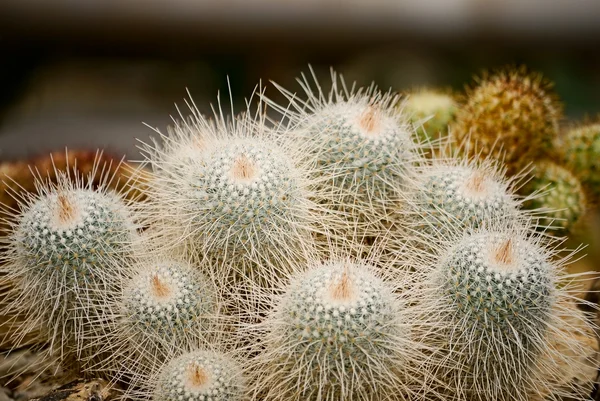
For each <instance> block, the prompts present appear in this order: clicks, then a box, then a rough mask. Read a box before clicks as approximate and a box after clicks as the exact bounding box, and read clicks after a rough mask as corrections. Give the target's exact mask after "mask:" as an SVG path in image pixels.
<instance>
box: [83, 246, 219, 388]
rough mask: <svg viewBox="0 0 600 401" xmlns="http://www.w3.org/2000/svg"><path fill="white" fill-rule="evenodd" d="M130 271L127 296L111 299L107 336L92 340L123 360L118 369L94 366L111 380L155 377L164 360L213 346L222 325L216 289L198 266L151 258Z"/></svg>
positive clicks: (109, 363)
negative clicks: (159, 364)
mask: <svg viewBox="0 0 600 401" xmlns="http://www.w3.org/2000/svg"><path fill="white" fill-rule="evenodd" d="M130 270H131V271H132V276H131V277H130V278H128V279H127V280H126V281H125V282H124V285H123V289H122V292H121V293H120V294H119V295H116V296H114V295H111V294H107V295H108V296H107V303H106V305H105V307H104V310H105V312H106V314H107V315H109V316H106V317H107V319H105V321H106V322H107V323H108V326H107V327H106V328H105V329H104V333H106V334H105V336H103V338H101V339H98V338H93V337H90V338H89V339H88V340H89V343H90V344H92V345H94V342H100V343H102V345H103V346H102V349H101V350H100V352H103V353H105V354H106V355H111V356H113V357H114V356H118V358H117V360H118V365H117V366H115V363H114V362H115V358H106V360H105V363H103V364H98V365H96V366H94V367H93V370H94V371H96V372H101V373H108V374H109V375H110V376H111V377H112V378H114V377H116V375H125V376H133V377H135V376H140V375H143V374H148V373H149V372H152V371H153V369H154V368H156V364H157V362H158V361H162V360H164V358H165V357H169V355H173V354H174V353H177V352H181V350H184V351H189V350H191V349H192V348H194V347H196V346H197V345H198V344H201V343H203V342H207V341H209V340H210V339H211V338H212V337H211V336H213V335H214V334H215V333H216V332H217V331H218V329H217V327H219V326H218V325H219V323H220V321H219V320H220V319H219V303H218V297H217V292H216V288H214V287H213V284H212V283H211V282H209V281H208V280H207V279H206V278H205V277H204V276H203V275H202V273H200V271H199V269H198V268H197V267H196V266H193V265H191V264H190V263H187V262H184V261H180V260H176V259H172V258H168V257H165V256H157V255H153V256H149V255H148V256H144V257H142V258H139V259H138V260H136V261H135V262H134V265H133V266H132V267H131V268H130ZM92 335H94V333H92Z"/></svg>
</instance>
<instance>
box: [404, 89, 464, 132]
mask: <svg viewBox="0 0 600 401" xmlns="http://www.w3.org/2000/svg"><path fill="white" fill-rule="evenodd" d="M400 106H401V110H400V112H402V113H404V114H406V115H407V116H408V117H409V118H410V120H411V122H412V123H413V125H414V126H415V127H416V134H417V140H418V141H419V142H425V143H427V142H431V141H434V140H436V139H439V138H441V137H444V136H446V135H447V134H448V125H449V124H450V123H452V122H453V121H454V119H455V117H456V112H457V111H458V104H457V102H456V101H455V100H454V99H453V97H452V96H451V95H449V94H446V93H443V92H439V91H434V90H428V89H424V90H420V91H416V92H413V93H410V94H409V95H408V99H407V100H406V101H405V102H404V103H401V104H400Z"/></svg>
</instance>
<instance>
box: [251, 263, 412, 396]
mask: <svg viewBox="0 0 600 401" xmlns="http://www.w3.org/2000/svg"><path fill="white" fill-rule="evenodd" d="M403 317H404V316H403V310H402V302H401V300H400V299H399V298H398V296H397V295H395V294H394V288H392V286H391V285H390V284H388V282H386V281H383V280H382V279H381V278H379V277H378V276H376V275H375V274H374V273H373V272H372V270H371V268H370V267H369V266H367V265H361V264H356V263H351V262H350V261H339V262H338V261H331V262H327V263H325V264H322V265H317V266H314V267H313V268H312V269H309V271H307V272H305V273H302V274H300V275H299V276H295V277H294V278H293V279H292V284H291V285H290V286H289V287H288V288H287V289H286V291H285V293H284V295H282V296H281V297H279V298H278V300H277V302H276V304H275V308H274V311H273V312H272V313H271V315H270V317H269V318H268V319H267V320H266V321H265V322H264V323H261V324H260V325H258V326H259V328H260V330H259V333H260V334H259V337H260V341H259V345H258V349H260V353H259V354H258V356H257V357H256V358H254V360H253V363H251V364H250V365H249V366H248V370H249V372H250V375H251V377H252V378H253V380H252V383H253V386H252V390H253V392H254V395H255V397H258V399H264V400H271V399H278V400H279V399H286V400H317V401H321V400H330V399H334V398H339V399H351V398H356V399H373V400H379V399H381V400H383V399H385V400H389V399H396V398H398V399H401V398H402V396H405V395H406V394H405V393H404V390H405V387H406V385H407V383H408V379H407V378H406V377H404V376H403V374H406V373H407V371H408V369H407V366H408V361H409V360H410V358H411V356H412V355H414V353H415V350H416V348H418V347H416V346H415V345H414V344H412V343H411V342H410V340H409V333H408V331H409V329H408V327H409V326H408V323H407V322H404V321H403ZM403 379H404V380H403Z"/></svg>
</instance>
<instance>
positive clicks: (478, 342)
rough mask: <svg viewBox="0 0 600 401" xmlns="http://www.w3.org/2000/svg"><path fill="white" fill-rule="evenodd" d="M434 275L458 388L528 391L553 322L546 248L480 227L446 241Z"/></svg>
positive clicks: (522, 395) (481, 395)
mask: <svg viewBox="0 0 600 401" xmlns="http://www.w3.org/2000/svg"><path fill="white" fill-rule="evenodd" d="M432 278H433V282H434V283H435V284H434V287H435V288H436V290H435V292H436V293H439V295H441V298H440V302H441V303H440V304H439V305H440V306H439V307H441V305H444V306H443V308H446V310H445V312H444V313H445V314H446V317H445V318H444V320H443V321H440V322H439V324H440V326H441V327H442V328H441V330H442V331H443V332H444V334H443V337H444V338H445V341H447V344H448V345H447V346H448V349H449V352H451V353H455V357H454V358H453V361H452V363H453V364H455V369H456V372H457V373H455V374H456V375H457V376H456V377H457V379H456V380H457V382H458V383H460V384H458V386H460V388H461V391H464V392H465V393H472V394H473V397H474V399H488V398H489V397H492V398H494V399H506V400H519V399H526V392H527V391H528V390H529V389H531V388H535V386H536V385H537V384H536V382H537V381H539V380H542V379H540V377H539V376H536V375H537V374H538V373H539V372H538V371H537V370H536V367H535V366H536V365H537V364H538V363H539V360H540V359H541V358H542V356H543V355H545V352H547V350H548V345H547V343H546V341H547V340H546V336H547V335H548V333H549V332H550V330H551V328H552V327H553V324H554V322H555V320H554V315H553V313H554V310H553V308H554V306H555V303H556V299H557V296H556V295H557V292H556V291H557V290H556V289H555V285H556V281H557V280H556V273H555V268H554V266H553V265H551V264H550V263H549V261H548V260H547V259H546V255H545V253H544V251H543V250H542V249H540V248H539V247H538V245H536V244H535V243H531V242H529V241H528V240H527V239H526V238H525V237H523V236H520V235H516V234H515V233H503V232H501V231H498V232H496V231H480V232H478V233H475V234H471V235H466V236H465V237H464V238H463V239H462V240H461V241H459V242H458V243H457V245H456V246H454V247H452V249H450V250H449V252H448V253H447V254H446V255H445V257H444V258H443V259H442V260H441V262H440V263H439V265H438V266H437V268H436V270H435V271H434V272H433V273H432ZM434 296H435V295H434Z"/></svg>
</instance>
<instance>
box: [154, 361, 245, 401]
mask: <svg viewBox="0 0 600 401" xmlns="http://www.w3.org/2000/svg"><path fill="white" fill-rule="evenodd" d="M245 387H246V385H245V382H244V378H243V377H242V373H241V369H240V367H239V365H238V363H237V362H235V361H234V360H233V359H231V358H229V357H228V356H226V355H224V354H222V353H219V352H216V351H193V352H190V353H186V354H183V355H181V356H179V357H177V358H175V359H174V360H172V361H171V362H169V363H168V364H167V365H166V366H165V367H163V369H162V372H161V374H160V377H159V379H158V383H157V385H156V389H155V391H154V394H153V396H152V400H154V401H180V400H187V401H209V400H210V401H241V400H243V399H244V398H243V397H244V391H245Z"/></svg>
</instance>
